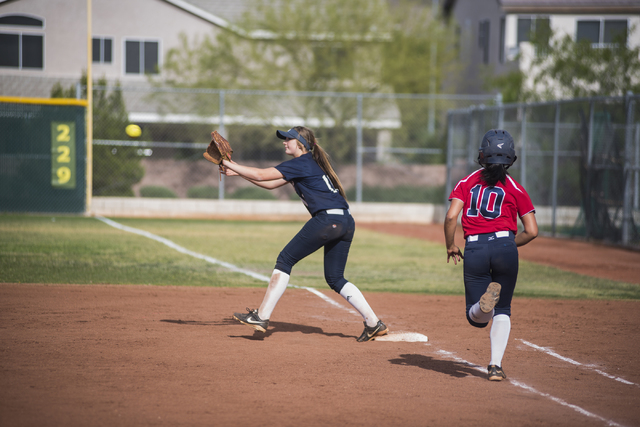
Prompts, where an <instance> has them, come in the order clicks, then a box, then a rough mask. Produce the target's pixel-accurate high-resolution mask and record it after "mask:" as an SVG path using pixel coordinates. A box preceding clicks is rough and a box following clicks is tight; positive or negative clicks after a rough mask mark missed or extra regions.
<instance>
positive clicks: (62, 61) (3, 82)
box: [0, 0, 259, 96]
mask: <svg viewBox="0 0 640 427" xmlns="http://www.w3.org/2000/svg"><path fill="white" fill-rule="evenodd" d="M249 1H250V0H218V1H211V0H193V1H185V0H91V7H92V20H91V26H92V28H91V42H92V48H93V58H92V73H93V77H94V79H97V78H100V77H106V78H107V80H109V81H115V80H118V81H120V82H121V83H122V84H123V85H131V84H144V83H145V82H146V81H147V79H146V77H145V73H150V74H157V73H158V70H159V69H161V67H162V64H163V60H164V57H165V55H166V52H167V51H168V50H169V49H171V48H174V47H177V46H179V42H180V40H179V36H180V34H185V35H186V36H187V37H188V38H189V40H192V39H194V38H197V37H202V36H204V35H206V34H208V35H215V33H217V32H220V31H233V32H236V33H238V35H239V36H243V37H259V35H255V34H246V33H244V32H243V30H241V29H239V28H237V27H235V26H234V25H233V24H232V23H231V22H232V20H234V19H237V18H238V16H239V15H240V14H241V13H242V11H243V10H244V8H245V7H246V3H247V2H249ZM87 9H88V2H87V0H4V1H2V0H0V96H48V95H49V90H50V88H51V82H52V81H64V82H67V81H68V82H72V81H78V80H79V78H80V76H81V75H82V73H83V72H84V71H86V70H87V53H88V49H87V41H88V34H87V23H88V20H87ZM159 77H161V76H159Z"/></svg>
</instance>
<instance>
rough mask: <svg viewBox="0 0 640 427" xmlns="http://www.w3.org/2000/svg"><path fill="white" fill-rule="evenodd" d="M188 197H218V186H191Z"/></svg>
mask: <svg viewBox="0 0 640 427" xmlns="http://www.w3.org/2000/svg"><path fill="white" fill-rule="evenodd" d="M187 197H188V198H190V199H217V198H218V188H216V187H212V186H210V185H203V186H200V187H191V188H190V189H189V190H188V191H187Z"/></svg>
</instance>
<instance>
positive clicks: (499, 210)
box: [444, 130, 538, 381]
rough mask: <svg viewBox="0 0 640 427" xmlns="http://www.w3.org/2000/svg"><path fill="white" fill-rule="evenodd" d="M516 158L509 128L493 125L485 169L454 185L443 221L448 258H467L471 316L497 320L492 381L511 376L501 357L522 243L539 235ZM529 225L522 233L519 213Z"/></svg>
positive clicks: (478, 323) (478, 322)
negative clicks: (461, 243) (460, 236)
mask: <svg viewBox="0 0 640 427" xmlns="http://www.w3.org/2000/svg"><path fill="white" fill-rule="evenodd" d="M515 160H516V155H515V147H514V142H513V138H512V137H511V135H509V133H508V132H506V131H504V130H490V131H489V132H487V133H486V134H485V135H484V137H483V138H482V143H481V145H480V151H479V155H478V163H480V166H482V168H481V169H479V170H477V171H475V172H473V173H472V174H471V175H469V176H467V177H465V178H463V179H462V180H460V182H458V184H457V185H456V186H455V188H454V189H453V191H452V192H451V195H450V196H449V200H450V201H451V205H450V207H449V210H448V211H447V215H446V218H445V223H444V234H445V239H446V245H447V262H449V260H450V259H453V262H454V264H457V263H458V261H460V260H461V259H464V267H463V269H464V287H465V298H466V305H467V307H466V311H467V320H468V321H469V323H470V324H471V325H473V326H475V327H477V328H484V327H486V326H487V325H488V324H489V321H490V320H491V319H493V323H492V324H491V331H490V333H489V337H490V341H491V361H490V363H489V367H488V374H489V380H490V381H502V380H503V379H505V378H506V377H507V376H506V375H505V373H504V371H503V369H502V357H503V356H504V352H505V350H506V348H507V341H508V339H509V333H510V332H511V299H512V297H513V291H514V289H515V287H516V280H517V278H518V249H517V247H518V246H522V245H525V244H527V243H529V242H530V241H531V240H533V239H535V238H536V236H537V235H538V224H537V222H536V217H535V209H534V207H533V204H532V203H531V199H530V198H529V195H528V194H527V192H526V191H525V189H524V188H523V187H522V186H520V185H519V184H518V183H517V182H516V181H515V180H514V179H513V178H511V176H509V174H508V173H507V169H508V168H509V166H511V165H512V164H513V162H515ZM461 212H462V220H461V222H462V229H463V231H464V237H465V241H466V242H465V247H464V256H463V254H462V251H461V250H460V248H459V247H458V246H456V245H455V243H454V238H455V232H456V224H457V222H458V217H459V215H460V213H461ZM518 217H519V218H520V221H521V222H522V225H523V227H524V230H523V231H522V232H521V233H518V224H517V218H518Z"/></svg>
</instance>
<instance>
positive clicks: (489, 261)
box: [464, 232, 518, 328]
mask: <svg viewBox="0 0 640 427" xmlns="http://www.w3.org/2000/svg"><path fill="white" fill-rule="evenodd" d="M467 240H468V239H467ZM517 279H518V248H517V246H516V242H515V240H514V235H513V233H511V232H510V233H509V237H501V238H498V237H496V236H495V233H487V234H479V235H478V240H477V241H475V242H469V241H467V243H466V244H465V248H464V289H465V298H466V303H467V320H468V321H469V323H471V324H472V325H473V326H476V327H479V328H484V327H485V326H487V324H488V323H483V324H478V323H476V322H473V321H472V320H471V319H469V309H470V308H471V306H472V305H473V304H475V303H476V302H478V301H479V300H480V297H481V296H482V294H484V293H485V292H486V290H487V286H489V283H491V282H498V283H500V285H501V286H502V290H501V291H500V300H499V301H498V304H496V307H495V315H498V314H506V315H507V316H511V300H512V298H513V291H514V290H515V288H516V281H517Z"/></svg>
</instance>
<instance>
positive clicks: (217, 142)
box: [203, 130, 233, 172]
mask: <svg viewBox="0 0 640 427" xmlns="http://www.w3.org/2000/svg"><path fill="white" fill-rule="evenodd" d="M231 154H233V150H232V149H231V145H229V141H227V140H226V139H224V138H223V137H222V135H220V134H219V133H218V132H217V131H215V130H214V131H213V132H211V142H210V143H209V146H208V147H207V151H205V152H204V153H203V156H204V158H205V159H207V160H209V161H210V162H212V163H215V164H216V165H218V166H219V167H220V171H221V172H225V169H226V168H225V167H224V165H223V164H222V161H223V160H231Z"/></svg>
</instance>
